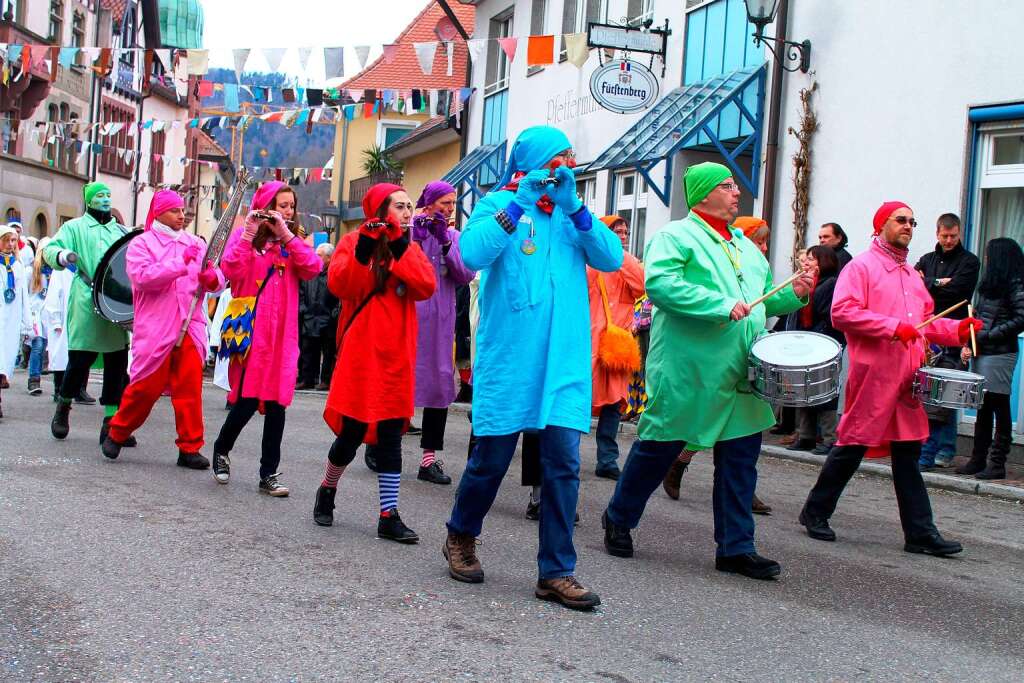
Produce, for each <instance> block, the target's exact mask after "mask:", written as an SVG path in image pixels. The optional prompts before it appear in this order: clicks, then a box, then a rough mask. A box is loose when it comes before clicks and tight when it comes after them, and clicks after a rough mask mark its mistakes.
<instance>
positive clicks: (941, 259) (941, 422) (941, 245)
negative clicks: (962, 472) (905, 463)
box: [914, 213, 981, 470]
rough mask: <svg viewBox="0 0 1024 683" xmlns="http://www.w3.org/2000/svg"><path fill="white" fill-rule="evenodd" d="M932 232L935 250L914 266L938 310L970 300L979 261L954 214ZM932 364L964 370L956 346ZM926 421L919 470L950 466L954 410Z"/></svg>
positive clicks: (959, 314)
mask: <svg viewBox="0 0 1024 683" xmlns="http://www.w3.org/2000/svg"><path fill="white" fill-rule="evenodd" d="M935 235H936V238H937V239H938V243H937V244H936V245H935V250H934V251H932V252H931V253H928V254H925V255H924V256H922V257H921V258H920V260H919V261H918V262H917V265H916V266H914V269H915V270H917V272H919V273H920V274H921V277H922V278H923V279H924V285H925V287H927V288H928V292H929V294H931V295H932V299H933V300H934V301H935V312H936V313H938V312H940V311H944V310H946V309H947V308H949V307H950V306H952V305H954V304H958V303H960V302H961V301H963V300H965V299H966V300H967V301H970V300H971V298H972V297H973V296H974V288H975V287H977V286H978V271H979V270H981V262H980V261H979V260H978V257H977V256H975V255H974V254H972V253H971V252H969V251H967V250H966V249H964V246H963V244H962V243H961V242H960V218H959V217H958V216H957V215H956V214H953V213H944V214H942V215H941V216H939V219H938V221H937V222H936V226H935ZM948 317H950V318H954V319H957V320H962V319H964V318H966V317H967V307H966V306H961V307H960V308H958V309H956V310H955V311H953V312H952V313H950V314H949V316H948ZM936 365H938V366H939V367H947V368H951V369H957V370H964V369H966V368H965V367H964V365H963V363H962V362H961V361H960V349H959V348H954V347H949V348H946V349H943V350H942V357H941V358H939V359H938V360H937V362H936ZM928 423H929V427H930V429H929V431H930V435H929V437H928V441H926V442H925V444H924V446H922V447H921V469H922V470H929V469H932V468H933V467H936V466H938V467H951V466H952V464H953V456H954V455H956V411H954V410H949V409H944V408H936V409H934V410H932V409H929V411H928Z"/></svg>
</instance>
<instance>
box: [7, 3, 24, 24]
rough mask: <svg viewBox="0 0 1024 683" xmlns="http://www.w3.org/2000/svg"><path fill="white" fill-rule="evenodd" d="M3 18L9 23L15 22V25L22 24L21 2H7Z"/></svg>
mask: <svg viewBox="0 0 1024 683" xmlns="http://www.w3.org/2000/svg"><path fill="white" fill-rule="evenodd" d="M3 18H4V19H6V20H8V21H13V22H14V23H15V24H20V23H21V0H7V8H6V9H5V10H4V13H3Z"/></svg>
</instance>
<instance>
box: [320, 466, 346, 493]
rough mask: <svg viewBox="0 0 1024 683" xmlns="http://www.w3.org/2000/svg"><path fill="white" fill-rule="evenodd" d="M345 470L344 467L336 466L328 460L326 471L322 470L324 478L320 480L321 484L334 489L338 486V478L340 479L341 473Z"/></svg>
mask: <svg viewBox="0 0 1024 683" xmlns="http://www.w3.org/2000/svg"><path fill="white" fill-rule="evenodd" d="M344 471H345V468H344V467H338V466H337V465H335V464H334V463H332V462H331V461H330V460H328V461H327V471H325V472H324V480H323V482H321V484H320V485H321V486H326V487H327V488H331V489H336V488H338V480H339V479H341V474H342V473H343V472H344Z"/></svg>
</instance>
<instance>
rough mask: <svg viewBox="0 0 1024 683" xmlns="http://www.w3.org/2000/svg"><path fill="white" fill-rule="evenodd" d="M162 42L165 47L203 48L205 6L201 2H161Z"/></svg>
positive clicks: (184, 0)
mask: <svg viewBox="0 0 1024 683" xmlns="http://www.w3.org/2000/svg"><path fill="white" fill-rule="evenodd" d="M160 42H162V43H163V46H164V47H177V48H184V49H186V50H187V49H194V50H198V49H201V48H202V47H203V6H202V4H201V3H200V1H199V0H160Z"/></svg>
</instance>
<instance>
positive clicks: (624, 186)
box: [612, 173, 647, 259]
mask: <svg viewBox="0 0 1024 683" xmlns="http://www.w3.org/2000/svg"><path fill="white" fill-rule="evenodd" d="M615 181H616V182H615V184H616V186H617V188H616V191H615V207H614V210H613V211H612V213H614V214H616V215H618V216H622V217H623V218H625V219H626V220H627V221H629V252H630V253H631V254H633V255H634V256H636V257H637V258H639V259H642V258H643V256H644V242H645V239H646V237H645V235H646V228H647V181H646V180H645V179H644V178H643V176H641V175H639V174H637V173H620V174H619V175H617V176H616V177H615Z"/></svg>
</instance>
